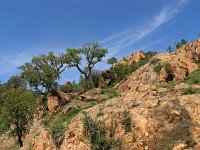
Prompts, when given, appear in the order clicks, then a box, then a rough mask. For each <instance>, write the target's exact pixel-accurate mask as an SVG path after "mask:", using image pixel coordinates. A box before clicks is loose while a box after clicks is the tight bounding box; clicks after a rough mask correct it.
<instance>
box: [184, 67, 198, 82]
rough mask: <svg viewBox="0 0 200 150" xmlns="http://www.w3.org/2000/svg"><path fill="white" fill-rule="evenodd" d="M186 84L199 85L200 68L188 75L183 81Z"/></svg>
mask: <svg viewBox="0 0 200 150" xmlns="http://www.w3.org/2000/svg"><path fill="white" fill-rule="evenodd" d="M185 82H186V83H188V84H199V85H200V66H199V69H198V70H196V71H194V72H192V73H191V74H189V75H188V76H187V78H186V80H185Z"/></svg>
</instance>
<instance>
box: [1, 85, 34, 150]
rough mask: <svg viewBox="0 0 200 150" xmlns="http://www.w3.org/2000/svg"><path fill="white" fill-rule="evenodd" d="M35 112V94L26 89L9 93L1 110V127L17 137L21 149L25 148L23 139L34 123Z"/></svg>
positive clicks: (12, 90) (21, 88)
mask: <svg viewBox="0 0 200 150" xmlns="http://www.w3.org/2000/svg"><path fill="white" fill-rule="evenodd" d="M34 110H35V97H34V93H33V92H31V91H27V90H26V88H25V87H19V88H17V89H15V88H12V89H10V90H9V91H8V95H7V96H6V97H5V100H4V103H3V107H2V109H1V117H0V119H1V121H2V122H1V127H4V129H5V128H8V129H10V131H11V132H10V134H11V135H12V136H17V138H18V144H19V146H20V147H22V146H23V142H22V137H23V135H24V134H25V133H26V132H27V130H28V129H29V127H30V125H31V123H32V120H33V114H34Z"/></svg>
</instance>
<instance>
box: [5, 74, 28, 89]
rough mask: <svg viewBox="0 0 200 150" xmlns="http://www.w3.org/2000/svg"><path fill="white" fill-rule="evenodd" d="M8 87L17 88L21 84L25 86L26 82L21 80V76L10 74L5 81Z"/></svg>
mask: <svg viewBox="0 0 200 150" xmlns="http://www.w3.org/2000/svg"><path fill="white" fill-rule="evenodd" d="M6 85H7V86H8V88H15V89H16V88H18V87H21V86H25V85H26V82H25V81H24V80H23V78H22V77H21V76H12V77H11V78H10V79H9V80H8V81H7V83H6Z"/></svg>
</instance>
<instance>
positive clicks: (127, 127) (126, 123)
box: [122, 116, 131, 132]
mask: <svg viewBox="0 0 200 150" xmlns="http://www.w3.org/2000/svg"><path fill="white" fill-rule="evenodd" d="M122 124H123V125H124V126H125V131H126V132H129V131H131V117H129V116H126V117H125V118H124V119H123V120H122Z"/></svg>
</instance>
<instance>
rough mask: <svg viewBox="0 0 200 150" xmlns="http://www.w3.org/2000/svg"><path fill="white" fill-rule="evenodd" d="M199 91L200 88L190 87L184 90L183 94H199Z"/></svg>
mask: <svg viewBox="0 0 200 150" xmlns="http://www.w3.org/2000/svg"><path fill="white" fill-rule="evenodd" d="M197 93H200V90H198V89H193V88H192V87H189V88H187V89H185V90H184V91H183V93H182V95H190V94H197Z"/></svg>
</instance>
